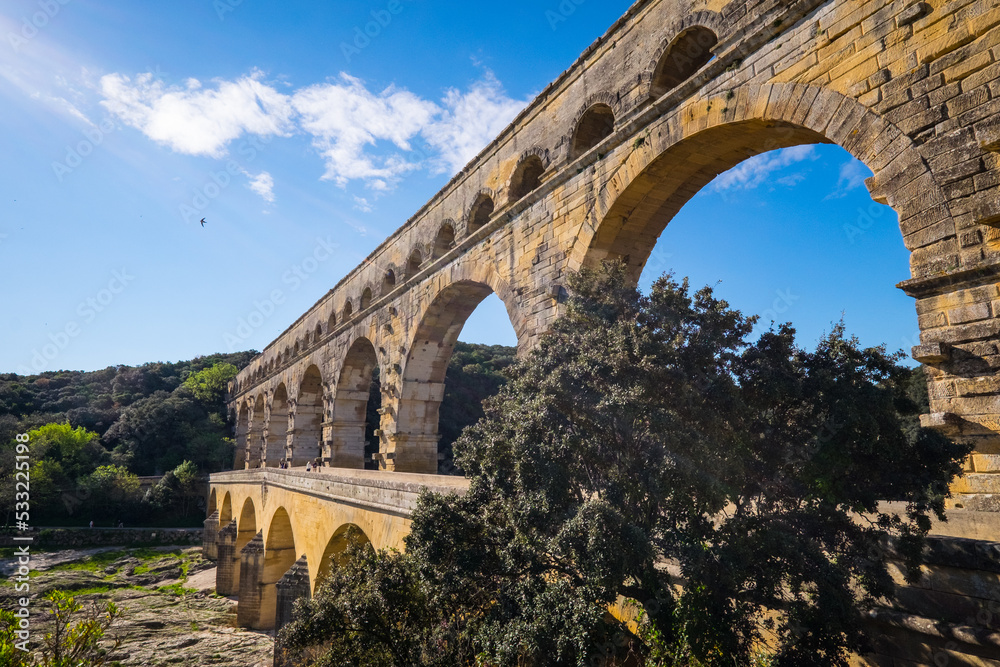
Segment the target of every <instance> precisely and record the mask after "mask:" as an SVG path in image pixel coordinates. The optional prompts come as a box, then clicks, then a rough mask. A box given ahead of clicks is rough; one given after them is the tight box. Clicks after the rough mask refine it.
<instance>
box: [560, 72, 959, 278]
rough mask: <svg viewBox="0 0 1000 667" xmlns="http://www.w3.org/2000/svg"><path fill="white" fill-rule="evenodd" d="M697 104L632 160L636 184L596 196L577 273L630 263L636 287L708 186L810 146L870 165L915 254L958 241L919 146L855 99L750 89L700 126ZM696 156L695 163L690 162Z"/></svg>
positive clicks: (815, 91) (620, 182)
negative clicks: (662, 239) (693, 119)
mask: <svg viewBox="0 0 1000 667" xmlns="http://www.w3.org/2000/svg"><path fill="white" fill-rule="evenodd" d="M696 104H699V102H691V103H689V104H687V105H684V106H682V107H681V108H679V109H678V110H676V111H675V112H674V113H672V114H671V115H670V116H669V117H667V118H666V119H664V120H663V121H662V123H663V124H664V125H667V126H668V127H665V128H664V129H663V130H662V131H661V133H662V139H661V140H658V141H656V142H650V144H649V145H648V146H646V147H645V149H644V150H636V151H633V152H632V153H631V155H630V156H629V158H628V159H627V160H626V164H624V165H623V166H622V169H621V170H619V172H618V173H619V174H628V179H629V180H627V181H626V180H625V177H624V176H622V177H621V178H620V179H617V180H616V182H615V183H614V184H613V188H612V189H613V191H614V192H616V193H618V194H617V195H616V196H614V197H612V196H610V195H609V192H610V191H609V190H604V191H602V192H601V193H600V194H599V195H598V197H597V201H596V207H595V220H596V221H598V222H597V224H596V225H595V226H593V227H591V226H586V228H585V229H584V233H583V234H581V236H580V238H579V241H578V243H577V245H576V246H575V247H574V249H573V251H572V254H571V260H570V268H571V269H577V268H579V267H580V266H583V265H589V266H593V265H595V264H596V263H598V262H600V261H601V260H602V259H605V258H607V257H618V258H622V257H628V258H629V259H630V267H629V268H630V272H631V274H632V277H633V279H634V280H636V281H637V280H638V278H639V275H640V273H641V272H642V268H643V265H644V264H645V262H646V260H648V258H649V254H650V252H651V251H652V248H653V245H654V244H655V243H656V239H657V238H658V237H659V235H660V234H661V233H662V232H663V230H664V228H665V227H666V225H667V223H668V222H669V221H670V220H671V219H672V218H673V216H674V215H675V214H676V213H677V212H678V211H679V210H680V209H681V207H682V206H683V205H684V204H685V203H687V201H688V200H690V199H691V197H693V196H694V195H695V194H696V193H697V192H698V191H699V190H700V189H701V188H703V187H704V186H705V185H707V184H708V183H709V182H711V181H712V180H713V179H714V178H715V177H716V176H717V175H719V174H721V173H723V172H725V171H726V170H728V169H731V168H732V167H734V166H736V165H737V164H739V163H740V162H742V161H744V160H746V159H747V158H748V157H751V156H753V155H756V154H759V153H762V152H766V151H770V150H774V149H778V148H788V147H791V146H798V145H803V144H815V143H835V144H838V145H840V146H841V147H842V148H844V149H845V150H847V151H848V152H849V153H851V154H852V155H854V156H855V157H856V158H858V159H859V160H861V161H862V162H864V163H865V164H866V165H867V166H868V167H869V168H870V169H871V170H872V171H873V172H874V174H875V176H874V177H873V178H872V179H870V181H869V186H870V187H869V189H870V191H871V192H872V196H873V197H874V198H875V199H876V200H877V201H884V202H885V203H888V204H889V205H890V206H893V208H894V209H895V210H896V212H897V213H898V214H899V218H900V227H901V230H902V231H903V240H904V243H905V244H906V246H907V248H908V249H909V250H911V251H913V250H916V249H918V248H921V247H924V246H928V245H931V244H933V243H937V242H939V241H942V240H944V239H948V238H952V237H954V236H955V235H956V232H955V223H954V221H953V220H952V218H951V215H950V211H949V209H948V204H947V199H946V198H945V196H944V193H943V192H942V190H941V188H940V187H939V186H938V184H937V182H936V180H935V179H934V177H933V175H932V173H931V171H930V169H929V167H928V165H927V163H926V162H925V161H924V158H923V157H922V156H921V154H920V152H919V151H918V150H917V148H916V147H915V146H914V144H913V142H912V141H911V140H910V139H909V137H907V136H906V135H904V134H903V133H902V132H901V131H900V130H899V129H898V128H897V127H896V126H895V125H893V124H891V123H889V122H888V121H886V120H885V119H884V118H882V117H881V116H879V115H877V114H875V113H874V112H872V111H870V110H868V109H867V108H865V107H864V106H862V105H861V104H860V103H858V102H857V101H855V100H854V99H851V98H848V97H845V96H843V95H841V94H840V93H837V92H834V91H830V90H825V89H820V88H817V87H814V86H807V85H803V84H775V85H773V86H761V87H744V88H741V89H739V91H738V92H737V93H735V100H734V102H733V103H732V104H731V107H730V108H728V109H727V110H726V111H725V113H721V112H720V113H713V114H711V115H705V114H701V120H700V121H699V122H697V123H685V121H684V120H683V119H684V118H686V117H690V116H691V115H692V113H693V112H692V110H691V107H692V106H694V105H696ZM695 154H697V155H698V156H699V157H698V159H697V160H691V159H689V158H690V157H691V156H692V155H695ZM904 172H905V174H904ZM901 174H902V175H904V176H905V177H900V175H901ZM904 187H905V188H906V189H907V190H910V191H911V192H912V191H919V192H921V193H922V194H921V196H920V197H917V198H912V197H911V198H906V197H904V196H903V195H902V194H901V192H900V191H901V190H902V189H903V188H904ZM640 202H641V206H639V205H638V204H639V203H640ZM929 216H933V219H932V220H930V221H929V222H930V223H932V224H931V225H928V224H927V222H928V221H927V220H926V218H927V217H929ZM928 227H931V233H928ZM908 230H913V231H908ZM919 255H920V256H923V254H922V253H921V254H919ZM911 270H912V271H913V273H914V275H915V276H917V275H923V274H924V273H925V272H926V271H927V269H926V268H925V267H922V266H920V265H919V259H918V254H916V253H915V254H913V255H911Z"/></svg>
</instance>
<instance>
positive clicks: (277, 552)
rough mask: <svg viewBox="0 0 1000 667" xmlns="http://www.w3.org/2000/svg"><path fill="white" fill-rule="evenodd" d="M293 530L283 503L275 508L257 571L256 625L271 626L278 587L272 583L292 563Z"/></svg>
mask: <svg viewBox="0 0 1000 667" xmlns="http://www.w3.org/2000/svg"><path fill="white" fill-rule="evenodd" d="M295 559H296V554H295V534H294V532H293V531H292V521H291V518H290V517H289V516H288V512H287V511H286V510H285V508H284V507H279V508H278V509H277V510H275V512H274V515H273V516H272V517H271V521H270V524H269V525H268V529H267V533H266V534H265V536H264V567H263V568H262V570H261V573H260V615H259V617H258V618H259V629H261V630H270V629H272V628H273V627H274V617H275V611H276V609H277V601H278V590H277V588H276V587H275V584H276V583H278V580H279V579H281V578H282V577H283V576H285V573H286V572H288V570H289V569H290V568H291V567H292V565H294V564H295Z"/></svg>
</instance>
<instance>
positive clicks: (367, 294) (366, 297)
mask: <svg viewBox="0 0 1000 667" xmlns="http://www.w3.org/2000/svg"><path fill="white" fill-rule="evenodd" d="M371 307H372V288H371V287H366V288H365V291H364V292H362V293H361V306H360V307H359V308H358V312H359V313H363V312H365V311H366V310H368V309H369V308H371Z"/></svg>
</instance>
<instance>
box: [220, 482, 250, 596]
mask: <svg viewBox="0 0 1000 667" xmlns="http://www.w3.org/2000/svg"><path fill="white" fill-rule="evenodd" d="M227 496H228V494H227ZM219 525H223V524H222V522H221V521H220V522H219ZM256 534H257V508H256V506H255V505H254V502H253V500H252V499H250V498H247V499H246V500H244V501H243V507H242V509H241V510H240V516H239V518H238V519H237V520H236V548H235V551H234V552H233V557H234V561H233V577H232V586H233V590H234V591H239V590H240V571H241V570H242V567H241V558H240V552H241V551H242V550H243V547H245V546H246V545H248V544H250V541H251V540H253V538H254V536H255V535H256Z"/></svg>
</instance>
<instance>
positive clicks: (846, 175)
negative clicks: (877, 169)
mask: <svg viewBox="0 0 1000 667" xmlns="http://www.w3.org/2000/svg"><path fill="white" fill-rule="evenodd" d="M871 175H872V171H871V169H869V168H868V167H866V166H865V164H864V163H863V162H861V161H860V160H856V159H853V158H852V159H851V160H848V161H847V162H845V163H844V164H842V165H841V166H840V178H839V179H838V180H837V188H836V189H835V190H834V191H833V192H831V193H830V194H828V195H827V196H826V197H824V199H823V201H827V200H829V199H843V198H844V197H846V196H847V194H848V193H849V192H851V191H852V190H857V189H858V188H860V187H861V186H862V185H864V184H865V179H866V178H868V177H869V176H871Z"/></svg>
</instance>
